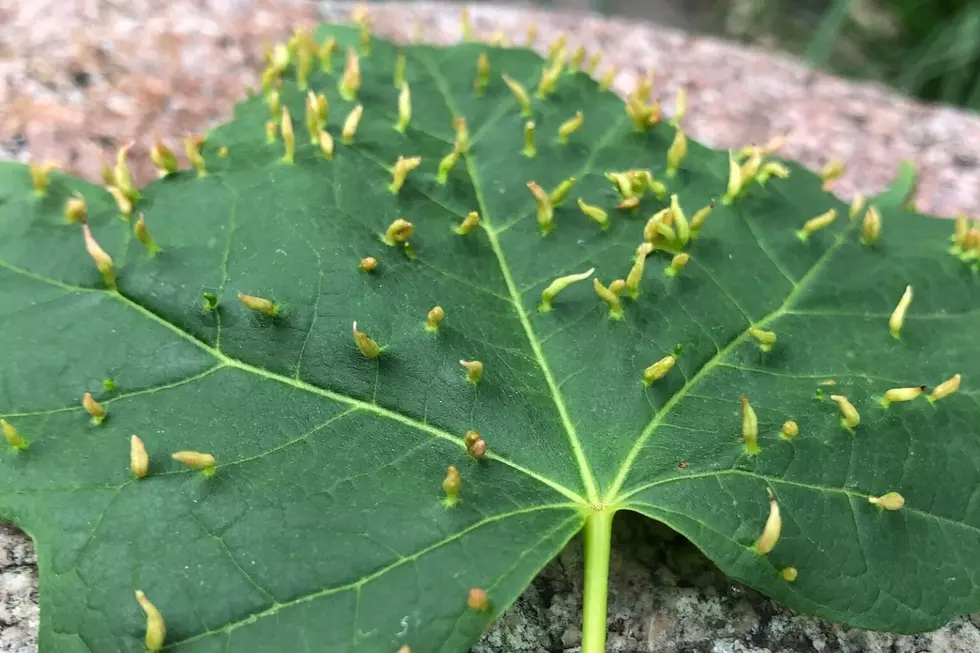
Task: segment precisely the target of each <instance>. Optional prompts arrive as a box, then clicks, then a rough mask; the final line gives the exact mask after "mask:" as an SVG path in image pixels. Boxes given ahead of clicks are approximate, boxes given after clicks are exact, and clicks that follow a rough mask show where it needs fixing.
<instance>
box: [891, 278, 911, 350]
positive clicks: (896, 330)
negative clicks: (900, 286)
mask: <svg viewBox="0 0 980 653" xmlns="http://www.w3.org/2000/svg"><path fill="white" fill-rule="evenodd" d="M911 304H912V286H905V292H904V293H902V298H901V299H899V300H898V305H897V306H896V307H895V310H894V311H892V314H891V317H889V318H888V331H889V332H890V333H891V334H892V337H893V338H895V339H896V340H898V339H899V338H901V337H902V326H903V325H904V324H905V314H906V313H908V310H909V306H910V305H911Z"/></svg>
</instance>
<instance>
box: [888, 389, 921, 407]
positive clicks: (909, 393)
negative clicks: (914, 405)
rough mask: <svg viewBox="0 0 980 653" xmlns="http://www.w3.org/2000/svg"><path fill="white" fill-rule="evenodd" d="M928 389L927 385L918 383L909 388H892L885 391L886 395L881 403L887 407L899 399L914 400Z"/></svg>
mask: <svg viewBox="0 0 980 653" xmlns="http://www.w3.org/2000/svg"><path fill="white" fill-rule="evenodd" d="M925 391H926V386H924V385H917V386H913V387H909V388H891V389H890V390H886V391H885V396H884V397H882V399H881V404H882V405H883V406H884V407H885V408H887V407H888V406H890V405H891V404H892V403H894V402H897V401H912V400H913V399H915V398H916V397H918V396H919V395H921V394H922V393H923V392H925Z"/></svg>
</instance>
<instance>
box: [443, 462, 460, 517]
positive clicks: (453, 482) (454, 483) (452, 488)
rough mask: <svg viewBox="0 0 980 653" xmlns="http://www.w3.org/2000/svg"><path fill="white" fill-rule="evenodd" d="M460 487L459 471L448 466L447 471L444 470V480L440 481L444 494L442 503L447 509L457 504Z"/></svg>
mask: <svg viewBox="0 0 980 653" xmlns="http://www.w3.org/2000/svg"><path fill="white" fill-rule="evenodd" d="M462 485H463V482H462V478H460V475H459V470H458V469H456V467H455V466H453V465H450V466H449V469H447V470H446V478H444V479H443V481H442V491H443V492H445V493H446V498H445V499H443V500H442V502H443V504H444V505H445V506H446V507H447V508H452V507H453V506H455V505H456V504H457V503H459V491H460V489H461V488H462Z"/></svg>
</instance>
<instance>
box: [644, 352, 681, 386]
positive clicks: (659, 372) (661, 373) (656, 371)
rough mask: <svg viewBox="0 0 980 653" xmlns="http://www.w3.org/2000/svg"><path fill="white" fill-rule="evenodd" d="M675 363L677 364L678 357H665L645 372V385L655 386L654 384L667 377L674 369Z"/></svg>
mask: <svg viewBox="0 0 980 653" xmlns="http://www.w3.org/2000/svg"><path fill="white" fill-rule="evenodd" d="M675 363H677V357H676V356H672V355H671V356H664V357H663V358H661V359H660V360H658V361H657V362H656V363H654V364H653V365H651V366H650V367H648V368H646V369H645V370H643V385H645V386H648V387H649V386H650V385H653V383H654V382H656V381H659V380H660V379H662V378H664V377H665V376H667V372H669V371H670V370H671V369H673V367H674V364H675Z"/></svg>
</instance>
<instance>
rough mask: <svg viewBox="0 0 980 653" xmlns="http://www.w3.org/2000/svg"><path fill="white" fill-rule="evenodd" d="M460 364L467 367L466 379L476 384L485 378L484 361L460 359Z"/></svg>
mask: <svg viewBox="0 0 980 653" xmlns="http://www.w3.org/2000/svg"><path fill="white" fill-rule="evenodd" d="M459 364H460V365H462V366H463V367H464V368H465V369H466V380H467V381H469V382H470V383H473V384H476V383H479V382H480V379H482V378H483V363H481V362H480V361H464V360H461V361H459Z"/></svg>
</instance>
